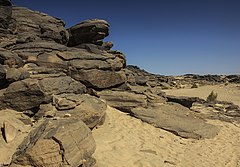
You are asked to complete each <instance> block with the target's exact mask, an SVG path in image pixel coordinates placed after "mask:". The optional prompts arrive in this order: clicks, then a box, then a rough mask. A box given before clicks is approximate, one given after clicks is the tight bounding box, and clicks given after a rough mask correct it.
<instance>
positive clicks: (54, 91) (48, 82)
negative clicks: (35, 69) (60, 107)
mask: <svg viewBox="0 0 240 167" xmlns="http://www.w3.org/2000/svg"><path fill="white" fill-rule="evenodd" d="M39 85H40V87H41V90H42V91H43V92H44V93H45V96H46V98H47V99H50V100H51V99H52V95H58V94H62V93H78V94H83V93H85V92H86V87H85V86H84V85H83V84H81V83H80V82H77V81H75V80H74V79H72V78H71V77H69V76H65V77H56V78H44V79H42V80H40V81H39Z"/></svg>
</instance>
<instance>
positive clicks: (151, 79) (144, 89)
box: [0, 0, 218, 167]
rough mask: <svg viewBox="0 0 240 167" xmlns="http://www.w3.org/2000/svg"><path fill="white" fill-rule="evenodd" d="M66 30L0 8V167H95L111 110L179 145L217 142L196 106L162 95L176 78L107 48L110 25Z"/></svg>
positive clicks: (22, 11)
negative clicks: (98, 135) (99, 129)
mask: <svg viewBox="0 0 240 167" xmlns="http://www.w3.org/2000/svg"><path fill="white" fill-rule="evenodd" d="M64 25H65V24H64V22H63V21H62V20H60V19H58V18H54V17H51V16H49V15H47V14H44V13H41V12H36V11H32V10H29V9H26V8H22V7H17V6H12V4H11V2H10V1H9V0H0V126H1V128H2V131H1V132H0V134H1V137H0V152H5V151H6V150H7V151H6V154H4V155H1V156H0V166H3V165H4V166H12V167H15V166H16V167H21V166H83V167H84V166H85V167H91V166H94V165H95V163H96V162H95V160H94V158H93V157H92V154H93V153H94V151H95V149H96V145H95V141H94V139H93V137H92V134H91V130H92V129H93V128H94V127H96V126H98V125H101V124H103V123H104V119H105V115H106V112H105V111H106V109H107V104H108V105H111V106H113V107H115V108H117V109H119V110H121V111H123V112H128V113H130V115H132V116H134V117H136V118H139V119H142V120H143V121H145V122H148V123H150V124H152V125H154V126H156V127H158V128H162V129H166V130H168V131H170V132H173V133H174V134H177V135H179V136H181V137H185V138H196V139H200V138H211V137H214V136H215V135H216V134H217V132H218V128H217V127H215V126H213V125H210V124H207V123H206V121H205V120H204V119H202V118H201V116H198V115H196V114H194V113H193V112H191V110H190V107H189V104H191V106H192V103H194V102H195V101H196V99H184V100H179V99H177V98H174V97H172V100H169V99H171V98H170V97H167V96H166V95H165V93H164V92H162V90H161V89H162V88H163V86H164V83H165V86H166V87H167V83H168V84H170V85H172V84H173V83H174V82H173V80H172V78H171V77H164V76H160V75H157V76H156V75H154V74H150V73H147V72H145V71H141V70H139V69H137V68H136V67H131V66H128V67H127V68H126V58H125V56H124V54H123V53H121V52H119V51H113V50H111V48H112V46H113V44H112V43H111V42H104V41H103V39H104V38H105V37H107V36H108V34H109V24H108V23H107V22H106V21H104V20H97V19H94V20H86V21H83V22H81V23H79V24H77V25H75V26H72V27H70V28H69V29H65V28H64ZM159 82H160V83H161V84H160V85H159V84H158V83H159ZM197 100H198V99H197ZM200 101H201V100H200ZM186 104H187V105H186ZM189 125H191V126H189ZM199 128H201V129H199Z"/></svg>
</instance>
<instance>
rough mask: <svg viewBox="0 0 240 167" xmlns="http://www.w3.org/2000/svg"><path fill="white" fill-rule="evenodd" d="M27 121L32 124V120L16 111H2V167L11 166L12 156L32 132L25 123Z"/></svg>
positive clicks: (0, 145)
mask: <svg viewBox="0 0 240 167" xmlns="http://www.w3.org/2000/svg"><path fill="white" fill-rule="evenodd" d="M23 120H25V121H23ZM27 121H28V122H31V121H30V118H27V117H26V116H25V115H23V114H21V113H17V112H16V111H14V110H0V128H1V131H0V152H1V156H0V166H7V165H8V164H10V162H11V159H12V155H13V154H14V153H15V152H16V149H17V148H18V146H19V145H20V144H21V143H22V141H23V140H24V138H25V137H27V135H28V133H29V131H30V130H31V126H29V125H27V124H25V123H24V122H27Z"/></svg>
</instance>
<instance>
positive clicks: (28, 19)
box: [10, 6, 69, 44]
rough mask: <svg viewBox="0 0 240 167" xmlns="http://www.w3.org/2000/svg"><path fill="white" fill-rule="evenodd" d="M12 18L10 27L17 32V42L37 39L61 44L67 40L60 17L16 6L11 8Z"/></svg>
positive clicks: (66, 33) (67, 36)
mask: <svg viewBox="0 0 240 167" xmlns="http://www.w3.org/2000/svg"><path fill="white" fill-rule="evenodd" d="M12 18H13V20H14V22H12V23H11V25H10V27H11V30H12V32H14V33H17V34H18V36H19V37H18V38H19V39H18V40H19V42H29V40H30V41H33V40H38V39H43V40H53V41H55V42H57V43H61V44H66V43H67V42H68V38H69V35H68V32H67V31H66V30H65V28H64V26H65V24H64V22H63V21H62V20H60V19H57V18H54V17H51V16H49V15H47V14H44V13H41V12H37V11H32V10H29V9H27V8H23V7H17V6H14V7H13V8H12Z"/></svg>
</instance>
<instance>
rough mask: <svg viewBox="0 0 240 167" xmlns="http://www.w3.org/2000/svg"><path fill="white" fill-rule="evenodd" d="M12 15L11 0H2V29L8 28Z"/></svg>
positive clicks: (0, 25)
mask: <svg viewBox="0 0 240 167" xmlns="http://www.w3.org/2000/svg"><path fill="white" fill-rule="evenodd" d="M11 16H12V4H11V1H10V0H0V30H1V29H7V28H8V25H9V21H10V20H11Z"/></svg>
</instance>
